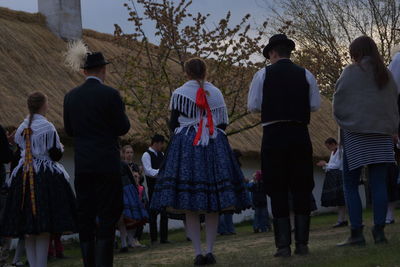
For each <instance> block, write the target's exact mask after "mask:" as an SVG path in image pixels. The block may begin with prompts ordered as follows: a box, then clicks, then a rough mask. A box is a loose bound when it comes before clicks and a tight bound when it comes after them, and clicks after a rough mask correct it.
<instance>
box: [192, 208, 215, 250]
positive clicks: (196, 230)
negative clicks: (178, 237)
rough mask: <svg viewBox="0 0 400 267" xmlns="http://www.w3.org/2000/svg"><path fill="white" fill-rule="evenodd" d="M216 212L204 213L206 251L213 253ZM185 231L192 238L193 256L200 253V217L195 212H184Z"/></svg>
mask: <svg viewBox="0 0 400 267" xmlns="http://www.w3.org/2000/svg"><path fill="white" fill-rule="evenodd" d="M218 217H219V216H218V213H207V214H206V240H207V253H213V250H214V243H215V238H216V236H217V230H218ZM186 233H187V236H188V237H189V238H190V239H192V244H193V248H194V253H195V256H197V255H200V254H202V251H201V240H200V217H199V214H198V213H196V212H187V213H186Z"/></svg>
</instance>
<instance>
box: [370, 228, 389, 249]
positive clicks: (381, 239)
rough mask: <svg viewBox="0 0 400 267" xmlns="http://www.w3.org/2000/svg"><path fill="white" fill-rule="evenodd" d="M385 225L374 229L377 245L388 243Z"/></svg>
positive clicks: (373, 233) (373, 234)
mask: <svg viewBox="0 0 400 267" xmlns="http://www.w3.org/2000/svg"><path fill="white" fill-rule="evenodd" d="M384 228H385V225H375V226H374V228H372V236H373V237H374V240H375V244H382V243H387V242H388V241H387V239H386V237H385V232H384V230H383V229H384Z"/></svg>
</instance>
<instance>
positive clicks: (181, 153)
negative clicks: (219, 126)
mask: <svg viewBox="0 0 400 267" xmlns="http://www.w3.org/2000/svg"><path fill="white" fill-rule="evenodd" d="M195 135H196V132H195V129H194V128H190V129H187V128H185V129H183V130H182V131H181V132H180V133H177V134H176V135H174V136H173V137H172V140H171V142H170V145H169V147H168V150H167V153H166V158H165V161H164V164H163V166H162V167H161V169H160V172H159V175H158V177H157V184H156V186H155V190H154V193H153V198H152V201H151V209H155V210H163V209H167V210H168V211H169V212H175V213H179V212H181V213H182V212H183V213H184V212H185V211H194V212H200V213H210V212H222V211H228V210H234V211H236V212H240V211H241V210H244V209H247V208H249V207H250V205H251V203H250V200H249V198H248V195H247V192H246V189H245V184H244V176H243V173H242V171H241V169H240V166H239V163H238V161H237V159H236V157H235V156H234V154H233V152H232V149H231V147H230V145H229V142H228V138H227V137H226V135H225V134H223V133H222V132H219V133H218V135H217V137H216V138H215V139H210V142H209V144H208V146H205V147H203V146H193V140H194V137H195Z"/></svg>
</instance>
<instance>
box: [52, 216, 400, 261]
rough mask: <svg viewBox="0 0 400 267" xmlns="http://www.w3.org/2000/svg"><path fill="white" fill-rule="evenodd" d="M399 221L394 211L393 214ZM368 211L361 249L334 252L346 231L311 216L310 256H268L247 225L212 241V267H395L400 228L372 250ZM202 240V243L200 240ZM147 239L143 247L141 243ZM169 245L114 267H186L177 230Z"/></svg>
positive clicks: (69, 251)
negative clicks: (214, 266) (214, 245)
mask: <svg viewBox="0 0 400 267" xmlns="http://www.w3.org/2000/svg"><path fill="white" fill-rule="evenodd" d="M396 212H397V213H396V215H397V216H399V215H400V212H399V211H396ZM371 217H372V214H371V212H369V211H367V212H365V214H364V218H365V224H366V227H365V231H364V234H365V237H366V239H367V245H366V246H365V247H355V248H353V247H352V248H337V247H335V244H336V243H337V242H340V241H342V240H344V239H345V238H347V236H348V232H349V230H348V228H340V229H332V228H331V225H332V224H333V223H334V222H335V220H336V216H335V215H332V214H331V215H321V216H315V217H313V218H312V221H311V224H312V225H311V233H310V255H308V256H302V257H300V256H292V257H291V258H288V259H276V258H274V257H272V255H273V253H274V251H275V246H274V239H273V233H265V234H263V233H259V234H254V233H253V230H252V227H251V223H250V222H244V223H242V224H239V225H236V231H237V235H234V236H218V238H217V243H216V250H215V255H216V257H217V261H218V265H216V266H243V267H244V266H246V267H247V266H315V267H316V266H324V267H330V266H332V267H334V266H335V267H336V266H340V267H347V266H352V267H353V266H371V267H373V266H382V267H383V266H400V223H398V224H393V225H389V226H388V227H386V234H387V237H388V239H389V244H386V245H375V244H374V243H373V240H372V236H371V233H370V229H371ZM203 240H204V239H203ZM146 241H147V237H145V240H144V241H143V243H145V244H147V245H148V243H146ZM170 241H172V242H173V243H172V244H168V245H155V246H152V247H150V248H147V249H131V251H130V252H129V253H125V254H119V253H116V254H115V266H121V267H125V266H160V265H168V266H191V265H193V251H192V247H191V243H190V242H187V241H186V239H185V236H184V233H183V231H181V230H179V231H173V232H171V233H170ZM65 254H66V255H67V256H69V257H71V258H70V259H66V260H57V261H51V262H50V264H49V266H62V267H67V266H68V267H69V266H82V261H81V259H80V254H79V249H78V244H77V243H72V244H69V245H67V246H66V251H65Z"/></svg>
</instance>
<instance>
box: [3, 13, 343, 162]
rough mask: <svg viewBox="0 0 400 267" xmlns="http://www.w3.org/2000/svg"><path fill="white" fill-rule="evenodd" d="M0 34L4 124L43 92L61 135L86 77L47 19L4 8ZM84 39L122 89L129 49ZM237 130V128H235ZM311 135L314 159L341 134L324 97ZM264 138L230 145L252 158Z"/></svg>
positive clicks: (96, 37) (139, 127)
mask: <svg viewBox="0 0 400 267" xmlns="http://www.w3.org/2000/svg"><path fill="white" fill-rule="evenodd" d="M0 36H1V38H0V59H1V60H0V124H2V125H3V126H18V125H19V123H20V122H21V121H22V120H23V118H24V117H25V116H26V114H27V110H26V107H25V106H26V104H25V100H26V97H27V95H28V94H29V93H31V92H33V91H37V90H40V91H43V92H45V93H46V94H47V95H48V96H49V100H50V112H49V115H48V117H49V119H50V120H51V121H52V122H54V124H55V125H56V127H57V128H58V129H59V130H61V134H62V133H63V131H62V130H63V121H62V112H63V111H62V106H63V98H64V95H65V93H66V92H68V91H69V90H70V89H71V88H73V87H75V86H77V85H79V84H80V83H82V81H83V75H82V74H80V73H71V72H70V71H69V70H68V69H67V68H66V67H65V66H64V64H63V56H62V55H63V53H64V51H65V47H66V43H65V42H64V41H63V40H61V39H59V38H57V37H56V36H54V35H53V34H52V33H51V32H50V31H49V30H48V29H47V28H46V27H45V19H44V18H43V16H41V15H39V14H29V13H25V12H18V11H12V10H9V9H5V8H0ZM84 39H85V41H86V42H87V43H88V45H89V47H90V48H91V50H93V51H102V52H103V53H104V54H105V55H106V57H107V58H108V59H111V60H112V61H113V64H112V65H111V66H110V71H109V75H108V78H107V83H108V84H110V85H111V86H114V87H118V86H119V84H120V82H121V76H120V74H121V73H123V71H124V70H123V68H124V66H123V64H121V60H120V57H121V56H123V55H125V54H126V53H127V50H126V49H125V48H123V47H120V46H117V45H115V44H113V43H112V41H113V37H112V36H111V35H108V34H102V33H98V32H95V31H91V30H85V31H84ZM93 97H96V96H93ZM128 114H129V117H130V119H131V124H132V130H131V132H130V135H131V136H134V135H135V134H136V133H141V132H142V131H143V129H144V127H145V126H144V125H143V124H142V123H140V122H139V120H138V118H137V116H136V114H135V112H134V111H133V110H129V111H128ZM255 116H257V115H255ZM250 119H251V118H244V119H243V120H242V121H238V124H241V125H245V124H247V122H248V121H249V120H250ZM237 126H239V125H237V124H236V125H233V127H235V128H236V127H237ZM310 132H311V136H312V142H313V145H314V156H315V157H319V158H320V157H325V158H326V157H328V156H329V154H328V151H327V150H326V148H325V146H324V144H323V143H324V141H325V139H326V138H328V137H330V136H336V135H337V134H336V133H337V128H336V125H335V122H334V121H333V118H332V111H331V103H330V102H329V100H327V99H325V98H324V99H323V103H322V108H321V110H320V111H319V112H317V113H316V114H313V116H312V122H311V125H310ZM261 136H262V129H261V126H260V127H256V128H253V129H251V130H249V131H246V132H242V133H239V134H237V135H234V136H231V137H230V142H231V144H232V146H233V148H236V149H239V150H241V151H242V152H243V154H245V155H247V156H251V155H253V156H254V155H259V152H260V147H261ZM136 141H141V140H136ZM142 145H144V144H142Z"/></svg>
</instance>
